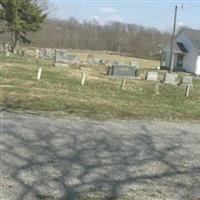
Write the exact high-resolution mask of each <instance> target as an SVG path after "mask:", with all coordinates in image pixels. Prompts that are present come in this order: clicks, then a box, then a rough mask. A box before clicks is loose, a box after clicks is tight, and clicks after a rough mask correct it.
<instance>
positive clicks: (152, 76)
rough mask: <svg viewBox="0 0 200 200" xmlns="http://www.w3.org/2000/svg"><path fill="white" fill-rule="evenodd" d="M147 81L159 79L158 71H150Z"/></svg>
mask: <svg viewBox="0 0 200 200" xmlns="http://www.w3.org/2000/svg"><path fill="white" fill-rule="evenodd" d="M147 81H158V72H148V73H147Z"/></svg>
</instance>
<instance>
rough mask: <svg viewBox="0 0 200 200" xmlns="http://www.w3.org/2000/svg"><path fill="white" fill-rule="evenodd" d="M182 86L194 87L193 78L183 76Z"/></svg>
mask: <svg viewBox="0 0 200 200" xmlns="http://www.w3.org/2000/svg"><path fill="white" fill-rule="evenodd" d="M181 85H182V86H188V85H189V86H191V87H192V86H193V85H192V76H183V78H182V81H181Z"/></svg>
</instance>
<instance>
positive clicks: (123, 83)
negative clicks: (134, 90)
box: [121, 78, 126, 90]
mask: <svg viewBox="0 0 200 200" xmlns="http://www.w3.org/2000/svg"><path fill="white" fill-rule="evenodd" d="M125 84H126V79H125V78H123V79H122V82H121V89H122V90H123V89H124V87H125Z"/></svg>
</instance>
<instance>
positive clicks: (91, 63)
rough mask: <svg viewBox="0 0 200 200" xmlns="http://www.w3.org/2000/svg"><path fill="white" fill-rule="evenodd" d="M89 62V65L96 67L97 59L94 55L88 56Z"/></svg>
mask: <svg viewBox="0 0 200 200" xmlns="http://www.w3.org/2000/svg"><path fill="white" fill-rule="evenodd" d="M87 62H88V64H90V65H94V64H95V57H94V55H92V54H88V57H87Z"/></svg>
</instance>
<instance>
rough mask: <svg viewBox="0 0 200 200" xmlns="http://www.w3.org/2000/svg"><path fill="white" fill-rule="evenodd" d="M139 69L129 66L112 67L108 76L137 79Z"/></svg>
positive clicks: (109, 68)
mask: <svg viewBox="0 0 200 200" xmlns="http://www.w3.org/2000/svg"><path fill="white" fill-rule="evenodd" d="M136 70H137V68H136V67H135V66H129V65H112V66H109V67H108V71H107V74H108V75H112V76H128V77H135V76H136Z"/></svg>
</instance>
